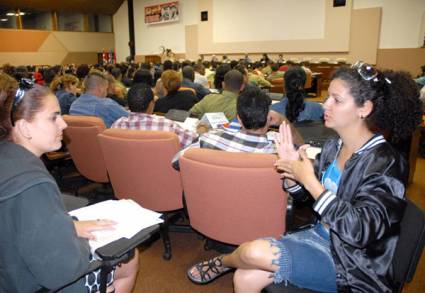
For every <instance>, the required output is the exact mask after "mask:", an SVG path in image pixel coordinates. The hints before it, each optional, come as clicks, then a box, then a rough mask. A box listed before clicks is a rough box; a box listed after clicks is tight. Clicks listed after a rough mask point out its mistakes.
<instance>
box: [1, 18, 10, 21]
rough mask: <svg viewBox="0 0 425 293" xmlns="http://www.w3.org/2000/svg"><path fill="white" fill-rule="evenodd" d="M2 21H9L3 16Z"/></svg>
mask: <svg viewBox="0 0 425 293" xmlns="http://www.w3.org/2000/svg"><path fill="white" fill-rule="evenodd" d="M0 21H8V19H7V18H1V19H0Z"/></svg>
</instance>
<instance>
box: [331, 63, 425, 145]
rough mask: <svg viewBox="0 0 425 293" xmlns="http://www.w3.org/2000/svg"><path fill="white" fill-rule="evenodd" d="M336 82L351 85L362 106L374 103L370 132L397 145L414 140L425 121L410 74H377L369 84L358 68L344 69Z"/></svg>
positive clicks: (351, 89) (337, 74)
mask: <svg viewBox="0 0 425 293" xmlns="http://www.w3.org/2000/svg"><path fill="white" fill-rule="evenodd" d="M334 79H340V80H342V81H344V82H345V83H346V84H347V86H348V87H349V88H350V93H351V95H352V96H353V98H354V100H355V103H356V104H357V105H358V106H362V105H363V104H364V103H365V102H366V101H371V102H372V103H373V110H372V112H371V113H370V114H369V115H368V116H367V117H365V121H366V123H367V125H368V127H369V129H371V130H378V131H380V132H382V133H384V134H387V136H388V138H389V139H390V141H391V142H392V143H393V144H394V143H397V142H398V141H400V140H403V139H406V138H408V137H410V136H411V135H412V133H413V131H414V130H415V129H416V127H417V126H418V125H419V124H420V123H421V121H422V102H421V101H420V99H419V91H418V88H417V86H416V84H415V81H414V80H413V79H412V77H411V76H410V74H409V73H407V72H402V71H392V70H386V71H377V75H376V77H374V78H373V79H370V80H366V79H365V78H364V77H362V76H361V75H360V74H359V72H358V70H356V69H355V68H347V67H342V68H340V69H338V70H337V71H336V72H335V73H334V74H333V76H332V80H334Z"/></svg>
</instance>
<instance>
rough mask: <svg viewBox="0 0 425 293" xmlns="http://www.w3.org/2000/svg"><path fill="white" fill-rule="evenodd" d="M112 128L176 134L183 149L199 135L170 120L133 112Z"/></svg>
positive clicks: (116, 122)
mask: <svg viewBox="0 0 425 293" xmlns="http://www.w3.org/2000/svg"><path fill="white" fill-rule="evenodd" d="M111 128H122V129H131V130H155V131H168V132H174V133H175V134H177V136H178V137H179V141H180V146H181V147H182V148H185V147H187V146H189V145H190V144H191V143H192V142H193V141H194V140H195V139H196V138H197V137H198V134H197V133H195V132H192V131H189V130H185V129H183V128H182V127H180V125H178V124H177V123H176V122H174V121H172V120H170V119H167V118H164V117H160V116H155V115H150V114H146V113H135V112H131V113H130V115H129V116H128V117H122V118H120V119H118V120H117V121H115V122H114V124H112V127H111Z"/></svg>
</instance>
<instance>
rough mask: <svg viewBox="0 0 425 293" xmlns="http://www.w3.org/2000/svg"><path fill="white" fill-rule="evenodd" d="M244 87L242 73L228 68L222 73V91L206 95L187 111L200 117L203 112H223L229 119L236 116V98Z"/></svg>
mask: <svg viewBox="0 0 425 293" xmlns="http://www.w3.org/2000/svg"><path fill="white" fill-rule="evenodd" d="M243 88H244V79H243V75H242V73H240V72H239V71H237V70H230V71H229V72H227V73H226V74H225V75H224V81H223V91H222V92H221V93H218V94H209V95H206V96H205V97H204V98H203V99H202V100H201V101H200V102H198V103H196V104H195V105H194V106H193V107H192V108H191V109H190V110H189V112H190V113H191V114H193V115H195V116H198V117H199V118H201V117H202V116H203V115H204V114H205V113H211V112H223V113H224V115H226V117H227V119H228V120H229V121H232V120H233V119H235V117H236V100H237V97H238V95H239V93H240V92H241V91H242V90H243Z"/></svg>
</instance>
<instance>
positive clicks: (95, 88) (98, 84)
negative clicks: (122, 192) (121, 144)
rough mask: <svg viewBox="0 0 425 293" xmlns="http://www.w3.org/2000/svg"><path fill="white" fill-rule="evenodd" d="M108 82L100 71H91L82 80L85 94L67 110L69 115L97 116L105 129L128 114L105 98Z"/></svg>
mask: <svg viewBox="0 0 425 293" xmlns="http://www.w3.org/2000/svg"><path fill="white" fill-rule="evenodd" d="M108 85H109V83H108V80H107V78H106V76H105V75H103V74H102V73H101V72H100V71H92V72H91V73H90V74H89V75H88V76H87V77H86V79H85V80H84V88H85V89H86V92H85V93H84V94H82V95H81V96H80V97H79V98H78V99H76V100H75V101H74V102H73V103H72V104H71V108H70V109H69V114H71V115H87V116H98V117H100V118H102V119H103V122H104V123H105V126H106V127H107V128H109V127H111V125H112V123H114V122H115V121H116V120H117V119H118V118H121V117H127V116H128V112H127V111H126V110H125V109H124V108H123V107H121V106H120V105H119V104H118V103H117V102H115V101H113V100H111V99H109V98H106V94H107V91H108Z"/></svg>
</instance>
